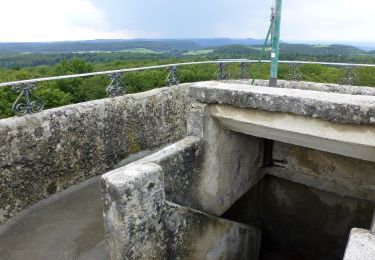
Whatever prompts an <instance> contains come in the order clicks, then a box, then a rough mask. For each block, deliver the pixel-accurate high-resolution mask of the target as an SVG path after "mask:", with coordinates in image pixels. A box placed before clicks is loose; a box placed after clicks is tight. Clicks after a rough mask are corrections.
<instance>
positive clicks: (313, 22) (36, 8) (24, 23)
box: [0, 0, 375, 42]
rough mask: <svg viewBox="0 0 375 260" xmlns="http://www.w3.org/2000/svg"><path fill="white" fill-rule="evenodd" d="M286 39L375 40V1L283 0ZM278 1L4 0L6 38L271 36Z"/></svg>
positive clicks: (0, 8)
mask: <svg viewBox="0 0 375 260" xmlns="http://www.w3.org/2000/svg"><path fill="white" fill-rule="evenodd" d="M283 2H284V3H283V17H282V32H281V33H282V40H284V41H294V42H296V41H299V42H375V29H374V27H375V15H374V11H375V0H356V1H353V0H309V1H308V0H284V1H283ZM272 3H273V0H0V24H1V26H0V41H1V42H4V41H56V40H85V39H108V38H110V39H114V38H212V37H231V38H264V37H265V34H266V31H267V28H268V24H269V15H270V7H271V5H272Z"/></svg>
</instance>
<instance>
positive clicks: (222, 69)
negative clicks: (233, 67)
mask: <svg viewBox="0 0 375 260" xmlns="http://www.w3.org/2000/svg"><path fill="white" fill-rule="evenodd" d="M217 79H218V80H225V79H226V75H225V63H224V62H220V63H219V72H218V76H217Z"/></svg>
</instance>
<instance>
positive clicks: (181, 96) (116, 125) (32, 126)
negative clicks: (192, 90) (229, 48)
mask: <svg viewBox="0 0 375 260" xmlns="http://www.w3.org/2000/svg"><path fill="white" fill-rule="evenodd" d="M188 102H189V99H188V98H187V95H186V88H185V87H183V86H178V87H171V88H160V89H153V90H151V91H147V92H144V93H138V94H132V95H125V96H121V97H116V98H107V99H102V100H95V101H90V102H86V103H80V104H75V105H70V106H65V107H61V108H56V109H50V110H45V111H42V112H40V113H36V114H32V115H27V116H23V117H15V118H9V119H3V120H0V142H1V145H0V155H1V156H0V190H1V195H0V224H2V223H4V222H5V221H6V220H7V219H9V218H10V217H12V216H14V215H16V213H17V212H19V211H20V210H22V209H25V208H27V207H28V206H30V205H32V204H34V203H36V202H37V201H39V200H41V199H44V198H47V197H48V196H50V195H52V194H54V193H56V192H59V191H62V190H64V189H66V188H67V187H70V186H72V185H74V184H77V183H80V182H82V181H84V180H86V179H89V178H91V177H93V176H96V175H100V174H103V173H105V172H107V171H109V170H111V169H113V168H114V166H115V165H116V164H117V163H118V162H120V161H121V160H123V159H124V158H126V157H127V156H128V155H129V154H134V153H138V152H140V151H143V150H153V149H156V148H160V147H162V146H165V145H166V144H169V143H171V142H175V141H176V140H179V139H181V138H183V136H184V135H185V132H186V120H185V114H186V108H187V106H188V104H187V103H188Z"/></svg>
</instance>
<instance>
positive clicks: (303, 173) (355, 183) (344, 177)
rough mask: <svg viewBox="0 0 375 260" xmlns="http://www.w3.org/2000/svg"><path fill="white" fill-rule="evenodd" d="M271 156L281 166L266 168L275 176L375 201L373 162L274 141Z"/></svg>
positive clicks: (374, 168)
mask: <svg viewBox="0 0 375 260" xmlns="http://www.w3.org/2000/svg"><path fill="white" fill-rule="evenodd" d="M273 158H274V159H275V160H276V161H281V162H283V163H279V164H278V165H279V166H280V167H275V168H268V169H265V172H267V173H268V174H272V175H274V176H277V177H280V178H284V179H289V180H291V181H294V182H298V183H302V184H305V185H307V186H310V187H314V188H316V189H320V190H325V191H329V192H333V193H336V194H338V195H341V196H348V197H352V198H357V199H361V200H367V201H371V202H373V203H375V163H374V162H366V161H363V160H358V159H354V158H350V157H346V156H341V155H337V154H332V153H327V152H322V151H318V150H314V149H309V148H305V147H300V146H295V145H291V144H286V143H281V142H275V143H274V149H273Z"/></svg>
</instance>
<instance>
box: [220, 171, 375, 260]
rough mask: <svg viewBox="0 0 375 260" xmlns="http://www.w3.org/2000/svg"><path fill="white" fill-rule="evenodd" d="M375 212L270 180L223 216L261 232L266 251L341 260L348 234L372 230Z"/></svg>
mask: <svg viewBox="0 0 375 260" xmlns="http://www.w3.org/2000/svg"><path fill="white" fill-rule="evenodd" d="M373 211H374V206H373V204H372V203H369V202H366V201H362V200H357V199H353V198H350V197H343V196H339V195H337V194H334V193H329V192H325V191H321V190H318V189H314V188H311V187H308V186H305V185H302V184H298V183H295V182H291V181H288V180H285V179H280V178H277V177H274V176H270V175H266V176H265V177H264V178H263V179H262V180H261V181H260V182H259V184H258V185H256V186H255V187H254V188H252V189H251V190H250V191H249V192H248V193H246V195H244V196H243V197H242V198H241V199H240V200H238V201H237V202H236V203H235V204H234V205H233V206H232V207H231V209H230V210H228V212H226V213H225V214H224V215H223V217H224V218H228V219H231V220H234V221H238V222H241V223H246V224H249V225H254V226H257V227H259V228H260V229H261V230H262V249H263V251H271V252H277V253H281V254H283V255H285V256H290V258H288V259H342V257H343V255H344V251H345V247H346V244H347V241H348V237H349V233H350V230H351V229H352V228H353V227H360V228H365V229H368V228H369V226H370V223H371V218H372V213H373ZM261 254H262V253H261ZM262 256H263V255H262ZM261 259H262V258H261ZM277 259H278V258H277Z"/></svg>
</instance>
